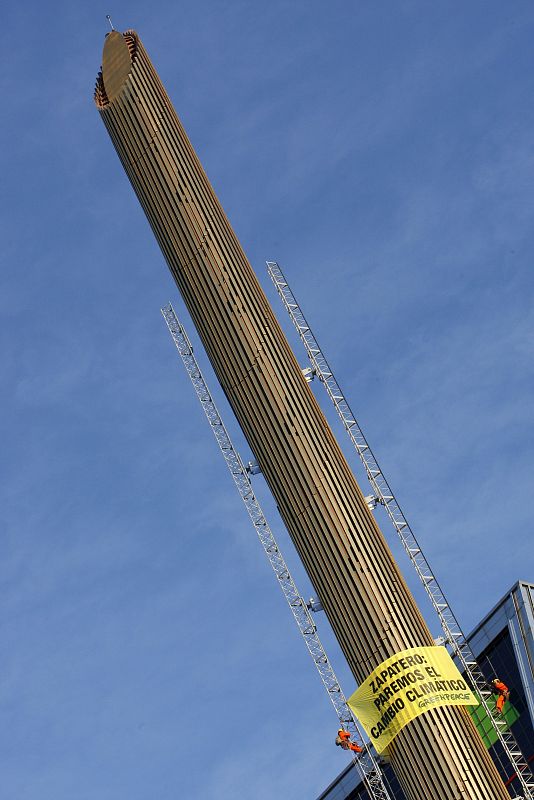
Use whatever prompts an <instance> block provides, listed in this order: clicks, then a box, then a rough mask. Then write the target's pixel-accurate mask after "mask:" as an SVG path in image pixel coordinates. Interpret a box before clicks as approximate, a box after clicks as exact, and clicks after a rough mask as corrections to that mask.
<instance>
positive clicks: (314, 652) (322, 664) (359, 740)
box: [161, 303, 391, 800]
mask: <svg viewBox="0 0 534 800" xmlns="http://www.w3.org/2000/svg"><path fill="white" fill-rule="evenodd" d="M161 313H162V314H163V318H164V320H165V322H166V323H167V327H168V329H169V332H170V334H171V336H172V339H173V341H174V344H175V345H176V348H177V350H178V352H179V354H180V357H181V359H182V362H183V364H184V367H185V369H186V371H187V374H188V375H189V378H190V380H191V383H192V384H193V388H194V389H195V392H196V395H197V397H198V399H199V400H200V404H201V406H202V408H203V409H204V413H205V415H206V418H207V420H208V422H209V424H210V427H211V429H212V431H213V434H214V436H215V439H216V441H217V444H218V445H219V449H220V451H221V453H222V455H223V457H224V460H225V462H226V465H227V467H228V469H229V471H230V474H231V476H232V478H233V481H234V484H235V486H236V487H237V490H238V492H239V494H240V496H241V499H242V501H243V503H244V505H245V508H246V510H247V513H248V515H249V517H250V520H251V522H252V524H253V526H254V528H255V530H256V533H257V534H258V538H259V540H260V543H261V545H262V547H263V550H264V552H265V555H266V556H267V558H268V560H269V563H270V565H271V567H272V568H273V570H274V573H275V575H276V578H277V580H278V584H279V586H280V588H281V589H282V591H283V593H284V596H285V598H286V600H287V603H288V605H289V607H290V609H291V612H292V614H293V618H294V620H295V622H296V623H297V625H298V628H299V631H300V633H301V635H302V638H303V639H304V642H305V644H306V647H307V648H308V652H309V654H310V656H311V658H312V659H313V662H314V664H315V666H316V668H317V671H318V672H319V675H320V677H321V680H322V682H323V685H324V687H325V689H326V691H327V693H328V696H329V698H330V700H331V702H332V705H333V706H334V709H335V712H336V715H337V717H338V720H339V723H340V725H341V726H342V727H343V728H344V729H345V730H348V731H350V733H351V738H352V739H353V741H355V742H356V744H358V745H359V746H360V747H362V752H361V753H359V754H358V755H357V756H355V757H354V758H353V762H354V763H355V765H356V767H357V769H358V771H359V772H360V775H361V777H362V779H363V781H364V784H365V787H366V789H367V791H368V793H369V796H370V798H371V800H391V795H390V794H389V793H388V790H387V789H386V785H385V783H384V780H383V776H382V771H381V769H380V766H379V764H378V761H377V760H376V758H375V757H374V756H373V753H372V752H371V748H370V745H369V744H365V743H364V741H363V736H362V732H361V730H360V728H359V726H358V724H357V722H356V720H355V718H354V716H353V714H352V711H351V709H350V708H349V706H348V705H347V700H346V698H345V695H344V694H343V691H342V689H341V686H340V684H339V681H338V680H337V678H336V675H335V673H334V670H333V668H332V665H331V663H330V661H329V659H328V656H327V655H326V652H325V649H324V647H323V645H322V643H321V640H320V639H319V636H318V634H317V628H316V625H315V623H314V622H313V620H312V618H311V615H310V613H309V611H308V607H307V604H306V602H305V601H304V599H303V598H302V596H301V595H300V593H299V591H298V589H297V587H296V585H295V582H294V580H293V578H292V576H291V574H290V572H289V569H288V567H287V564H286V562H285V560H284V557H283V556H282V553H281V552H280V548H279V547H278V544H277V543H276V540H275V538H274V535H273V533H272V531H271V529H270V527H269V524H268V523H267V520H266V518H265V515H264V514H263V511H262V509H261V507H260V504H259V502H258V500H257V499H256V496H255V495H254V491H253V489H252V484H251V481H250V478H249V473H253V472H256V471H259V469H258V470H255V469H254V466H252V465H249V466H248V467H247V466H245V465H244V464H243V462H242V460H241V457H240V456H239V453H238V452H237V451H236V450H235V448H234V446H233V445H232V441H231V439H230V436H229V434H228V431H227V430H226V427H225V426H224V423H223V421H222V418H221V416H220V414H219V412H218V410H217V407H216V405H215V402H214V400H213V398H212V396H211V394H210V391H209V389H208V386H207V384H206V381H205V380H204V377H203V375H202V372H201V371H200V367H199V365H198V363H197V360H196V358H195V355H194V353H193V347H192V345H191V342H190V340H189V337H188V336H187V333H186V331H185V329H184V328H183V326H182V324H181V323H180V321H179V320H178V318H177V316H176V314H175V311H174V309H173V307H172V305H171V304H170V303H169V304H168V305H167V306H165V308H162V309H161Z"/></svg>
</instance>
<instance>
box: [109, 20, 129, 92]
mask: <svg viewBox="0 0 534 800" xmlns="http://www.w3.org/2000/svg"><path fill="white" fill-rule="evenodd" d="M131 68H132V59H131V58H130V51H129V50H128V45H127V44H126V40H125V39H124V36H123V35H122V34H121V33H119V32H118V31H111V33H108V35H107V36H106V41H105V44H104V52H103V54H102V80H103V81H104V88H105V90H106V95H107V98H108V101H109V102H110V103H111V102H112V101H113V100H114V98H115V97H116V96H117V95H118V94H119V92H120V90H121V89H122V87H123V85H124V83H125V82H126V80H127V78H128V75H129V74H130V70H131Z"/></svg>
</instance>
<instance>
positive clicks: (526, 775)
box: [266, 261, 534, 800]
mask: <svg viewBox="0 0 534 800" xmlns="http://www.w3.org/2000/svg"><path fill="white" fill-rule="evenodd" d="M266 263H267V271H268V273H269V277H270V278H271V280H272V282H273V284H274V286H275V288H276V291H277V293H278V295H279V296H280V298H281V300H282V303H283V305H284V307H285V309H286V311H287V312H288V314H289V316H290V318H291V321H292V322H293V325H294V326H295V328H296V330H297V333H298V335H299V338H300V340H301V341H302V343H303V345H304V348H305V350H306V353H307V356H308V359H309V361H310V363H311V365H312V366H311V369H309V370H306V373H307V375H306V379H307V380H308V381H309V382H310V381H311V380H313V378H314V377H315V376H317V378H318V379H319V381H320V382H321V383H322V384H323V386H324V388H325V390H326V392H327V394H328V396H329V397H330V400H331V401H332V403H333V405H334V408H335V410H336V412H337V414H338V416H339V417H340V419H341V422H342V423H343V427H344V428H345V430H346V432H347V433H348V435H349V437H350V440H351V442H352V444H353V445H354V448H355V449H356V452H357V453H358V456H359V457H360V460H361V461H362V463H363V466H364V468H365V472H366V474H367V478H368V480H369V483H370V484H371V487H372V489H373V492H374V494H373V495H372V496H371V498H366V499H367V500H368V503H369V504H370V506H371V507H372V506H373V505H375V504H376V503H380V504H381V505H383V506H384V508H385V509H386V511H387V514H388V516H389V518H390V520H391V522H392V524H393V526H394V528H395V530H396V531H397V534H398V536H399V538H400V540H401V543H402V546H403V547H404V550H405V551H406V553H407V555H408V558H409V559H410V562H411V563H412V565H413V567H414V569H415V571H416V573H417V575H418V576H419V579H420V581H421V583H422V585H423V587H424V589H425V591H426V593H427V595H428V597H429V598H430V602H431V603H432V606H433V608H434V611H435V612H436V614H437V615H438V618H439V621H440V624H441V627H442V629H443V633H444V635H445V639H446V642H447V643H448V644H449V646H450V648H451V650H452V653H453V655H455V656H457V657H458V660H459V661H460V663H461V665H462V667H463V669H464V671H465V674H466V676H467V677H468V678H469V680H470V683H471V685H472V688H473V689H474V690H475V692H476V693H477V695H478V696H479V698H480V702H481V704H482V706H483V708H484V711H485V712H486V714H487V715H488V718H489V719H490V721H491V724H492V725H493V728H494V730H495V732H496V734H497V736H498V738H499V741H500V743H501V745H502V747H503V750H504V752H505V754H506V756H507V758H508V760H509V762H510V764H511V765H512V767H513V768H514V771H515V773H516V776H517V780H518V781H519V782H520V784H521V788H522V790H523V792H524V797H525V800H534V776H533V774H532V771H531V769H530V766H529V764H528V761H527V759H526V758H525V756H524V755H523V753H522V752H521V749H520V747H519V745H518V744H517V741H516V739H515V737H514V735H513V733H512V732H511V730H510V729H509V728H508V725H507V722H506V720H505V719H504V718H503V717H502V716H501V715H499V714H498V713H497V712H496V709H495V708H494V707H493V706H492V705H491V704H490V703H489V702H488V700H489V698H490V696H491V694H492V692H491V690H490V689H489V688H488V682H487V680H486V678H485V677H484V674H483V672H482V670H481V668H480V666H479V665H478V663H477V661H476V659H475V656H474V654H473V651H472V650H471V647H470V645H469V642H468V641H467V638H466V636H465V635H464V633H463V631H462V629H461V627H460V624H459V622H458V620H457V618H456V616H455V614H454V612H453V610H452V608H451V607H450V605H449V603H448V601H447V599H446V597H445V594H444V593H443V591H442V589H441V587H440V585H439V583H438V581H437V578H436V577H435V575H434V573H433V571H432V570H431V568H430V565H429V563H428V561H427V559H426V557H425V555H424V553H423V551H422V549H421V546H420V544H419V542H418V541H417V539H416V537H415V534H414V533H413V531H412V529H411V527H410V525H409V523H408V521H407V519H406V517H405V516H404V514H403V512H402V510H401V507H400V505H399V503H398V502H397V500H396V498H395V495H394V494H393V491H392V490H391V488H390V486H389V483H388V482H387V480H386V477H385V475H384V473H383V472H382V470H381V468H380V466H379V465H378V462H377V460H376V458H375V456H374V454H373V452H372V450H371V448H370V446H369V444H368V442H367V439H366V438H365V436H364V434H363V431H362V429H361V428H360V426H359V424H358V422H357V420H356V416H355V415H354V414H353V412H352V410H351V408H350V406H349V403H348V400H347V399H346V397H345V395H344V394H343V392H342V390H341V387H340V386H339V383H338V382H337V380H336V378H335V376H334V373H333V371H332V369H331V367H330V365H329V364H328V361H327V360H326V356H325V355H324V353H323V351H322V350H321V348H320V347H319V344H318V342H317V339H316V338H315V336H314V335H313V332H312V330H311V328H310V326H309V325H308V322H307V321H306V318H305V316H304V314H303V312H302V309H301V308H300V306H299V304H298V302H297V300H296V298H295V296H294V294H293V292H292V291H291V288H290V286H289V284H288V282H287V280H286V278H285V276H284V273H283V272H282V269H281V268H280V265H279V264H278V263H277V262H276V261H267V262H266ZM507 728H508V729H507Z"/></svg>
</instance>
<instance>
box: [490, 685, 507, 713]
mask: <svg viewBox="0 0 534 800" xmlns="http://www.w3.org/2000/svg"><path fill="white" fill-rule="evenodd" d="M491 686H492V688H493V691H494V692H496V693H497V701H496V703H495V709H496V711H497V713H498V714H502V710H503V708H504V704H505V703H506V701H507V700H508V698H509V697H510V690H509V689H508V686H507V685H506V684H505V683H503V682H502V681H500V680H499V679H498V678H495V680H493V681H492V682H491Z"/></svg>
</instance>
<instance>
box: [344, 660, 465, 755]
mask: <svg viewBox="0 0 534 800" xmlns="http://www.w3.org/2000/svg"><path fill="white" fill-rule="evenodd" d="M347 702H348V704H349V706H350V707H351V709H352V710H353V711H354V713H355V714H356V716H357V717H358V719H359V720H360V722H361V724H362V726H363V727H364V729H365V731H366V733H367V735H368V736H369V738H370V740H371V742H372V743H373V745H374V746H375V749H376V751H377V753H382V752H383V751H384V750H385V748H386V747H387V746H388V744H389V743H390V742H391V741H392V739H394V738H395V736H396V735H397V734H398V732H399V731H400V730H401V729H402V728H404V726H405V725H406V724H407V723H408V722H411V720H412V719H415V718H416V717H418V716H419V714H423V713H424V712H425V711H428V709H429V708H434V707H435V706H476V705H478V700H477V698H476V696H475V695H474V694H473V692H472V691H471V690H470V688H469V686H468V685H467V683H466V682H465V681H464V679H463V678H462V676H461V675H460V673H459V672H458V670H457V668H456V666H455V665H454V662H453V660H452V658H451V657H450V655H449V654H448V652H447V650H446V649H445V648H444V647H412V648H410V650H403V651H402V652H401V653H397V654H396V655H394V656H391V658H388V659H386V661H383V662H382V664H380V666H378V667H377V668H376V669H375V670H374V672H371V674H370V675H369V677H368V678H367V679H366V680H365V681H364V683H362V685H361V686H360V687H359V688H358V689H357V690H356V691H355V692H354V694H353V695H352V696H351V697H349V699H348V701H347Z"/></svg>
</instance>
